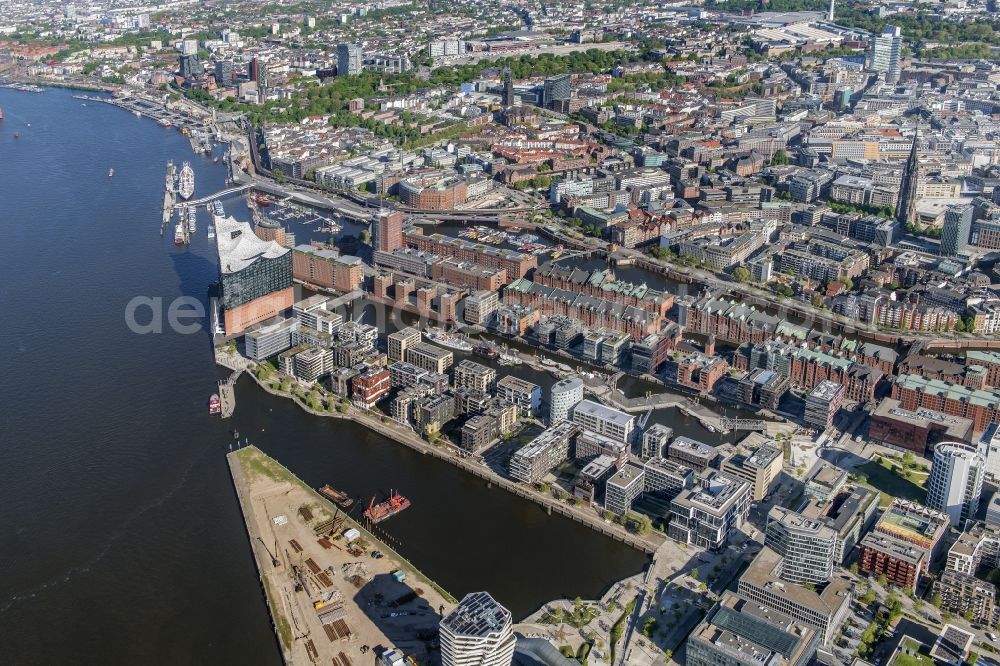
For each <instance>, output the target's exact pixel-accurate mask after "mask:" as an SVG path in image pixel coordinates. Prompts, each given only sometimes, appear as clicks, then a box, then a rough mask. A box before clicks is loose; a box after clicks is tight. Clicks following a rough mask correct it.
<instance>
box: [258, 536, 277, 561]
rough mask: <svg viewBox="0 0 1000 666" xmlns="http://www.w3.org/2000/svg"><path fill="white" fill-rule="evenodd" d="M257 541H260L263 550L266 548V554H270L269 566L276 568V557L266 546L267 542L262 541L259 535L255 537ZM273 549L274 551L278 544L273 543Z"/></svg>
mask: <svg viewBox="0 0 1000 666" xmlns="http://www.w3.org/2000/svg"><path fill="white" fill-rule="evenodd" d="M257 541H260V545H262V546H264V550H266V551H267V554H268V555H270V556H271V566H272V567H275V568H277V567H278V558H277V557H276V556H275V554H274V553H272V552H271V549H270V548H268V547H267V544H266V543H264V540H263V539H261V538H260V537H257ZM274 550H275V552H277V551H278V544H277V543H275V544H274Z"/></svg>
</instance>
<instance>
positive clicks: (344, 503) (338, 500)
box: [319, 484, 354, 509]
mask: <svg viewBox="0 0 1000 666" xmlns="http://www.w3.org/2000/svg"><path fill="white" fill-rule="evenodd" d="M319 494H320V495H322V496H323V497H325V498H327V499H328V500H330V501H331V502H333V503H334V504H336V505H337V506H339V507H340V508H342V509H347V508H349V507H350V506H351V505H352V504H354V500H353V499H351V496H350V495H348V494H347V493H345V492H342V491H340V490H337V489H336V488H334V487H333V486H331V485H330V484H326V485H325V486H323V487H322V488H320V489H319Z"/></svg>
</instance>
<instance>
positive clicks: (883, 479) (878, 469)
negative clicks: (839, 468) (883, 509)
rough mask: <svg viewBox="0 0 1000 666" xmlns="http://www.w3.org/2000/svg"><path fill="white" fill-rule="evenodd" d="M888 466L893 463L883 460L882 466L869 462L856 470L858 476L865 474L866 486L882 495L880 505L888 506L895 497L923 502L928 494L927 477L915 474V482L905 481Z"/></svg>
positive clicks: (872, 461)
mask: <svg viewBox="0 0 1000 666" xmlns="http://www.w3.org/2000/svg"><path fill="white" fill-rule="evenodd" d="M887 464H891V463H890V462H889V461H887V460H885V459H883V462H882V463H881V464H880V463H877V462H875V461H874V460H869V461H868V462H866V463H865V464H864V465H861V466H860V467H858V468H857V469H856V470H855V473H856V474H863V475H864V476H865V477H866V478H867V479H868V483H867V484H866V485H868V486H869V487H870V488H873V489H875V490H878V491H879V492H881V493H882V498H881V501H880V502H879V504H880V505H881V506H887V505H888V504H889V503H890V502H891V501H892V498H893V497H899V498H900V499H905V500H912V501H915V502H923V501H924V499H925V497H926V495H927V492H926V491H925V490H924V486H925V485H926V483H927V477H926V476H924V475H920V474H914V475H913V478H914V480H909V479H905V478H903V476H902V475H901V474H898V473H896V472H894V471H892V470H891V469H890V468H889V467H887V466H886V465H887ZM886 496H888V497H886Z"/></svg>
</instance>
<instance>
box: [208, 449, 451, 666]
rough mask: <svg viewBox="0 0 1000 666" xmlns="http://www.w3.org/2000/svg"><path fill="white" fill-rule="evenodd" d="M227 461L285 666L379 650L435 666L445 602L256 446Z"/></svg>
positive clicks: (447, 598)
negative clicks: (350, 533) (355, 532)
mask: <svg viewBox="0 0 1000 666" xmlns="http://www.w3.org/2000/svg"><path fill="white" fill-rule="evenodd" d="M227 461H228V463H229V469H230V473H231V476H232V480H233V486H234V488H235V490H236V495H237V498H238V500H239V504H240V509H241V511H242V513H243V519H244V524H245V527H246V530H247V537H248V538H249V540H250V545H251V550H252V552H253V556H254V561H255V563H256V565H257V571H258V574H259V576H260V581H261V587H262V591H263V593H264V596H265V598H266V600H267V605H268V609H269V611H270V613H271V617H272V621H273V625H274V631H275V636H276V637H277V640H278V642H279V645H280V647H281V651H282V656H283V659H284V661H285V663H286V664H305V663H319V662H322V663H331V662H332V663H334V664H339V665H340V666H349V665H350V664H351V662H352V660H358V661H359V662H361V661H363V660H367V659H370V658H371V657H370V656H368V652H369V650H368V648H373V647H375V646H381V647H383V648H389V647H390V646H391V647H395V648H397V649H400V650H402V651H403V652H404V653H405V654H407V655H411V656H413V657H414V658H415V659H416V660H417V662H418V663H426V662H427V661H429V660H431V659H432V657H433V655H434V653H435V650H434V649H433V646H432V640H433V637H434V636H435V635H436V633H437V625H438V622H439V621H440V618H441V613H447V612H448V611H449V610H450V609H451V608H452V607H454V604H455V599H454V598H453V597H452V596H451V595H450V594H448V593H447V592H445V591H444V590H443V589H441V588H440V587H439V586H437V585H436V584H434V583H433V582H432V581H431V580H430V579H429V578H427V577H426V576H424V575H423V574H422V573H420V571H418V570H417V569H416V568H415V567H414V566H413V565H412V564H410V563H409V562H408V561H407V560H406V559H404V558H403V557H401V556H400V555H399V554H398V553H396V552H395V551H393V550H392V549H391V548H390V547H389V546H388V545H386V544H385V543H383V542H382V541H380V540H379V539H378V538H377V537H376V536H375V535H374V534H372V533H371V532H369V531H367V530H365V529H364V527H362V526H361V525H360V524H358V523H357V522H356V521H354V520H352V519H351V518H349V517H347V516H345V515H344V513H343V512H341V511H340V510H339V509H338V508H337V507H335V506H334V505H333V504H331V503H330V502H329V501H328V500H326V499H325V498H324V497H323V496H321V495H320V494H319V493H317V492H316V491H315V490H313V489H312V488H310V487H309V486H308V485H306V484H305V483H304V482H303V481H302V480H300V479H299V478H298V477H296V476H295V475H294V474H292V473H291V472H290V471H289V470H288V469H286V468H285V467H284V466H282V465H281V464H280V463H278V462H277V461H275V460H274V459H273V458H270V457H269V456H267V455H265V454H264V453H263V452H262V451H260V450H259V449H257V448H256V447H253V446H248V447H245V448H242V449H239V450H237V451H234V452H232V453H230V454H229V455H228V456H227ZM350 528H354V529H356V530H358V532H359V533H360V534H361V535H362V536H360V537H358V538H355V539H351V540H348V538H346V537H344V536H343V535H344V532H345V531H346V530H348V529H350ZM373 554H378V555H379V556H378V557H375V556H374V555H373ZM421 637H425V638H421ZM345 657H346V659H345Z"/></svg>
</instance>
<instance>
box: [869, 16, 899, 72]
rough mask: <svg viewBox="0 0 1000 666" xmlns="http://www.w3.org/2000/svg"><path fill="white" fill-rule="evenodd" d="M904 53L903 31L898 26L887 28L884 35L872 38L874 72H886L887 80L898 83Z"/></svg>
mask: <svg viewBox="0 0 1000 666" xmlns="http://www.w3.org/2000/svg"><path fill="white" fill-rule="evenodd" d="M902 51H903V33H902V31H901V30H900V29H899V28H898V27H896V26H892V25H887V26H885V28H884V29H883V30H882V34H879V35H873V36H872V41H871V47H870V54H869V58H870V60H871V68H872V70H874V71H876V72H885V80H886V81H887V82H889V83H896V82H897V81H899V59H900V57H901V55H902Z"/></svg>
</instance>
